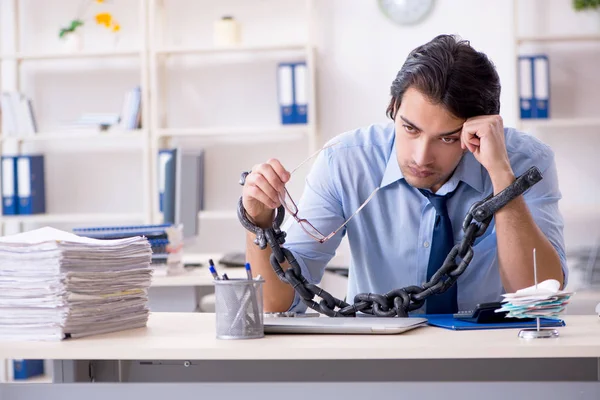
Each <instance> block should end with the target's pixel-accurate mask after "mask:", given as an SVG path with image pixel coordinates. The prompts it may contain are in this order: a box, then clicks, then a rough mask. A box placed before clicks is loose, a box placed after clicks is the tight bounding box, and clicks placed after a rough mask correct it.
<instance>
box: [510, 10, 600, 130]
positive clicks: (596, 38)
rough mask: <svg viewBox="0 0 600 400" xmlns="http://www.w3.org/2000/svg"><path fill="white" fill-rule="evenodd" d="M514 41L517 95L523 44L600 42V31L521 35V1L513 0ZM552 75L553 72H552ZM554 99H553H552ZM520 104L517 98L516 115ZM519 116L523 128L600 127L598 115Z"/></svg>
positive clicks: (519, 126)
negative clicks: (519, 61) (523, 117)
mask: <svg viewBox="0 0 600 400" xmlns="http://www.w3.org/2000/svg"><path fill="white" fill-rule="evenodd" d="M513 17H514V18H513V27H514V28H513V42H514V60H515V61H514V62H515V66H516V71H517V73H515V78H514V79H515V80H514V87H515V89H516V90H515V93H517V96H518V94H519V81H518V79H519V77H518V65H517V63H518V56H519V54H520V52H521V48H522V46H525V45H531V44H533V45H544V46H546V45H551V44H561V43H562V44H564V43H567V44H572V45H576V44H578V43H587V42H591V43H594V42H600V33H588V34H581V33H568V34H558V35H557V34H543V35H521V34H520V33H519V24H518V21H519V2H518V0H513ZM550 76H552V72H551V73H550ZM550 100H551V101H552V99H550ZM519 107H520V105H519V101H518V99H517V102H516V110H515V111H516V115H517V116H520V108H519ZM517 118H518V122H517V128H519V129H523V130H529V131H531V130H536V131H539V130H542V129H544V130H546V129H551V128H577V127H600V118H598V117H596V116H590V117H579V116H577V117H575V116H574V117H561V118H554V117H553V116H552V114H551V115H550V118H543V119H542V118H539V119H535V118H532V119H521V118H520V117H517Z"/></svg>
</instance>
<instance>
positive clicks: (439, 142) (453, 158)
mask: <svg viewBox="0 0 600 400" xmlns="http://www.w3.org/2000/svg"><path fill="white" fill-rule="evenodd" d="M464 122H465V120H464V119H459V118H456V117H455V116H454V115H452V114H450V112H448V111H447V110H446V109H445V108H444V107H443V106H441V105H435V104H431V103H430V102H429V100H428V99H427V98H426V97H424V96H423V95H422V94H421V93H420V92H419V91H418V90H416V89H413V88H409V89H408V90H406V92H405V93H404V96H403V97H402V103H401V105H400V108H399V109H398V112H397V113H396V120H395V125H396V143H397V145H396V148H397V157H398V164H399V165H400V170H401V171H402V174H403V175H404V178H405V179H406V181H407V182H408V183H409V184H410V185H411V186H413V187H416V188H421V189H431V190H432V191H433V192H436V191H437V190H438V189H439V188H440V187H442V185H443V184H444V183H446V181H447V180H448V179H449V178H450V176H451V175H452V173H453V172H454V169H455V168H456V166H457V165H458V163H459V162H460V159H461V158H462V155H463V150H462V149H461V146H460V133H461V129H462V125H463V123H464Z"/></svg>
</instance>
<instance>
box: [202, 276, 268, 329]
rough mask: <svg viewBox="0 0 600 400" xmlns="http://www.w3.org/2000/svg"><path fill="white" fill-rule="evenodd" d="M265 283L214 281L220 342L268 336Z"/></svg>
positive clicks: (230, 280) (240, 280) (238, 280)
mask: <svg viewBox="0 0 600 400" xmlns="http://www.w3.org/2000/svg"><path fill="white" fill-rule="evenodd" d="M264 282H265V281H264V280H262V279H261V280H249V279H227V280H215V281H214V283H215V313H216V318H217V338H218V339H255V338H261V337H263V336H265V330H264V324H263V283H264Z"/></svg>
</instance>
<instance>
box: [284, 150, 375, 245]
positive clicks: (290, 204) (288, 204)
mask: <svg viewBox="0 0 600 400" xmlns="http://www.w3.org/2000/svg"><path fill="white" fill-rule="evenodd" d="M338 144H340V142H335V143H332V144H329V145H327V146H324V147H322V148H321V149H319V150H317V151H316V152H315V153H314V154H312V155H311V156H310V157H308V158H307V159H306V160H304V161H302V162H301V163H300V164H299V165H298V166H297V167H296V168H294V169H293V170H292V171H291V172H290V176H291V175H292V174H293V173H294V172H295V171H296V170H297V169H298V168H300V167H301V166H302V165H304V164H305V163H306V162H307V161H309V160H310V159H312V158H313V157H315V156H317V155H318V154H319V153H320V152H321V151H323V150H325V149H327V148H329V147H333V146H336V145H338ZM284 189H285V193H283V194H282V193H280V194H279V201H280V202H281V204H282V205H283V207H284V208H285V209H286V211H287V212H289V213H290V215H291V216H292V217H293V218H294V219H295V220H296V222H298V224H300V227H301V228H302V229H303V230H304V232H306V233H307V234H308V235H309V236H310V237H311V238H313V239H314V240H316V241H317V242H319V243H325V242H326V241H328V240H329V239H331V238H332V237H334V236H335V234H336V233H338V232H339V231H340V230H341V229H342V228H343V227H345V226H346V224H348V222H350V220H351V219H352V218H354V216H355V215H356V214H358V213H359V212H360V210H362V209H363V208H364V207H365V206H366V205H367V203H368V202H369V201H370V200H371V199H372V198H373V196H375V194H376V193H377V191H378V190H379V186H378V187H376V188H375V190H373V193H371V194H370V195H369V197H367V199H366V200H365V201H364V202H363V203H362V204H361V206H360V207H358V210H356V211H355V212H354V214H352V215H351V216H350V218H348V219H347V220H346V221H345V222H344V223H343V224H342V225H341V226H340V227H339V228H337V229H336V230H335V231H333V232H331V233H330V234H329V235H324V234H322V233H321V232H320V231H319V230H318V229H317V228H315V226H314V225H313V224H311V223H310V222H309V221H308V220H306V219H304V218H300V217H298V206H297V205H296V202H295V201H294V200H292V197H291V196H290V193H289V192H288V190H287V188H285V187H284Z"/></svg>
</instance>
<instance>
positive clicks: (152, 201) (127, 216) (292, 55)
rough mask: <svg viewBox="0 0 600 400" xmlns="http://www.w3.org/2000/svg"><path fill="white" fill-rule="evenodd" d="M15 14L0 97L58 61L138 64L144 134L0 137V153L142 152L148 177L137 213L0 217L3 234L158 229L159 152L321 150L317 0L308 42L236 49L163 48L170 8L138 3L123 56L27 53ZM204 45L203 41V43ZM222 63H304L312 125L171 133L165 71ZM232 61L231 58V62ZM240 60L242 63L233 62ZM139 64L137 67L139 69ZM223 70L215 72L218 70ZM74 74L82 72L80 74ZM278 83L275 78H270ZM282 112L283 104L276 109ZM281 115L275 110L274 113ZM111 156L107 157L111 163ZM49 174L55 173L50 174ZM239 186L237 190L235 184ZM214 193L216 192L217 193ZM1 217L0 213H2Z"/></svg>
mask: <svg viewBox="0 0 600 400" xmlns="http://www.w3.org/2000/svg"><path fill="white" fill-rule="evenodd" d="M11 1H12V4H13V6H14V10H15V13H14V15H13V16H12V18H13V19H14V21H15V27H14V35H13V36H14V37H13V38H12V39H11V40H12V41H13V46H12V48H10V49H9V50H10V51H6V49H4V50H3V51H0V62H1V63H2V64H3V65H10V66H13V67H14V69H15V70H16V75H15V79H14V82H15V84H14V86H13V87H3V88H2V90H21V87H20V86H21V76H20V69H21V68H22V67H23V65H25V64H26V65H30V64H33V63H35V62H47V61H52V60H55V61H60V60H68V61H71V60H92V61H94V59H98V60H99V61H100V60H101V61H102V63H101V64H102V65H101V66H99V67H98V68H104V67H105V66H106V65H110V64H107V63H111V62H120V60H122V59H127V58H133V59H136V62H137V64H139V85H140V87H141V88H142V129H138V130H132V131H120V130H112V129H111V130H109V131H100V132H88V131H85V130H71V129H65V130H61V129H56V130H54V131H41V132H38V133H36V134H35V135H27V136H24V135H23V136H17V137H13V136H4V135H2V134H1V133H0V147H5V146H14V144H15V143H16V146H17V148H18V149H22V148H23V146H25V145H35V144H39V145H43V146H44V147H43V148H44V151H45V152H46V151H48V152H54V151H68V150H69V149H75V150H76V151H84V152H85V151H92V150H93V151H100V150H106V149H108V150H110V151H112V150H118V149H121V148H122V149H128V150H131V151H134V152H139V153H141V155H142V157H141V158H142V163H141V165H140V168H141V169H142V176H143V185H142V186H143V189H142V190H143V195H142V196H141V197H142V198H143V204H142V205H141V207H140V212H139V213H134V214H132V213H126V212H125V213H119V212H114V213H83V214H63V213H54V212H53V210H51V209H48V210H47V211H48V212H47V213H46V214H43V215H31V216H2V215H0V226H4V224H6V223H19V224H23V223H27V222H35V223H48V224H54V223H57V224H58V223H69V222H82V223H106V224H113V223H119V222H127V221H131V220H135V221H139V222H141V223H158V222H161V218H162V215H161V214H160V212H159V211H158V199H157V198H158V187H157V181H158V167H157V152H158V150H159V149H161V148H164V147H168V146H171V145H172V144H173V143H174V142H177V141H180V140H184V141H186V142H187V141H190V140H191V141H193V142H196V141H199V142H200V143H211V144H214V143H217V144H219V143H220V144H224V145H227V146H240V145H241V146H243V145H244V144H248V143H261V144H265V145H270V144H279V143H289V145H290V146H294V144H295V143H298V142H303V141H305V142H306V143H307V148H308V152H307V155H309V154H312V153H313V152H314V151H315V150H316V148H317V147H318V145H319V136H318V129H317V126H316V123H315V121H316V120H317V110H316V106H315V104H316V81H315V75H316V43H315V42H314V34H313V32H312V29H313V23H312V18H313V14H314V4H313V2H314V0H304V3H303V5H304V6H305V7H306V16H307V17H306V21H305V23H306V26H307V35H306V40H301V41H290V42H288V43H286V42H283V43H255V44H250V45H248V44H243V45H239V46H223V47H214V46H212V47H211V46H188V45H171V44H167V45H164V44H163V43H165V42H164V41H163V35H164V33H165V31H164V29H165V24H164V18H165V15H166V8H165V7H166V6H165V4H166V2H163V1H162V0H137V1H136V2H135V3H133V4H137V6H135V7H138V11H139V12H138V14H139V30H140V35H139V42H138V43H136V46H132V47H134V48H127V49H124V50H113V51H107V50H98V51H94V50H93V47H92V48H91V49H92V50H83V51H80V52H64V51H50V50H48V51H41V52H31V51H23V50H22V49H21V47H20V38H19V32H20V31H21V30H22V27H21V26H20V24H23V23H26V16H24V15H23V13H19V4H20V2H21V0H11ZM205 42H206V41H205ZM205 56H211V57H212V56H218V57H219V59H221V58H220V57H224V58H223V60H224V61H223V62H225V63H227V62H231V59H233V60H236V61H237V60H238V59H237V58H239V59H240V60H241V61H242V62H244V63H248V62H249V63H252V62H253V61H254V60H256V61H257V62H262V61H263V60H264V59H265V57H267V58H268V59H270V60H282V61H285V60H288V59H294V60H299V59H302V60H304V61H306V63H307V68H308V79H309V110H308V115H309V121H308V123H307V124H302V125H300V124H298V125H296V124H294V125H280V124H273V125H264V124H259V125H256V126H252V125H250V126H220V125H207V126H191V127H184V128H177V127H169V126H166V125H165V124H164V123H163V121H164V115H163V113H164V111H163V104H164V102H165V101H166V99H165V98H163V97H162V96H161V90H160V89H161V87H162V85H164V81H163V79H164V77H163V76H162V75H161V74H160V73H159V70H161V69H162V68H163V67H164V66H165V63H168V62H169V60H170V59H172V58H173V57H199V58H202V57H205ZM228 57H232V58H231V59H229V58H228ZM236 57H237V58H236ZM137 64H136V65H137ZM219 65H220V64H219V62H217V63H216V64H213V67H214V68H219ZM75 73H77V72H75ZM273 79H276V76H275V75H273ZM273 106H274V107H278V104H273ZM277 110H278V108H277ZM110 151H104V153H106V154H107V156H109V154H110ZM46 173H50V174H51V173H52V171H46ZM234 184H235V182H234ZM213 189H214V188H213ZM0 213H1V209H0ZM199 218H201V219H210V220H220V219H223V220H227V219H232V218H237V217H236V212H235V210H234V209H232V210H204V211H202V212H201V213H200V214H199Z"/></svg>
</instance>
